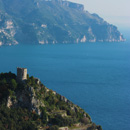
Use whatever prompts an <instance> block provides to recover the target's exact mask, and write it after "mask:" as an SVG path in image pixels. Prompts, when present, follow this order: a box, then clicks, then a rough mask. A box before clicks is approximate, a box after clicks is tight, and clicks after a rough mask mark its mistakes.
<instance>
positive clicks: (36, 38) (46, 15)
mask: <svg viewBox="0 0 130 130" xmlns="http://www.w3.org/2000/svg"><path fill="white" fill-rule="evenodd" d="M0 3H1V6H0V19H1V20H0V25H1V26H0V31H1V30H3V29H4V32H6V31H8V34H10V36H8V37H7V36H6V35H5V34H3V36H5V37H6V38H3V37H2V36H0V41H1V44H7V43H8V41H9V40H8V39H9V38H12V39H11V40H12V43H10V44H15V43H16V41H17V42H18V43H35V44H38V43H40V44H44V43H78V42H96V41H108V42H113V41H124V38H123V36H122V35H121V33H120V32H119V31H118V30H117V27H115V26H113V25H110V24H108V23H107V22H105V21H104V20H103V19H102V18H100V17H99V16H98V15H96V14H90V13H89V12H87V11H85V10H84V6H83V5H81V4H76V3H72V2H68V1H62V0H28V1H26V0H22V1H21V0H12V1H10V0H0ZM3 15H4V17H7V16H8V17H9V18H8V19H7V18H2V16H3ZM6 15H7V16H6ZM4 21H5V22H4ZM9 21H11V22H12V24H11V23H10V24H11V25H12V28H10V29H9V30H8V28H7V27H5V26H7V22H9ZM2 23H4V25H3V24H2ZM12 30H13V31H14V33H13V35H11V34H12V33H11V31H12ZM1 32H3V31H1ZM0 35H2V34H1V33H0ZM15 40H16V41H15Z"/></svg>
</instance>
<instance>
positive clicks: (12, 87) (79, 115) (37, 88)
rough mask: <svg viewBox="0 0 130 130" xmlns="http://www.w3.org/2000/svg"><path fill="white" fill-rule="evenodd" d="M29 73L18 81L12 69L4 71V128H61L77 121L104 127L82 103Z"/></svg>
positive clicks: (0, 112)
mask: <svg viewBox="0 0 130 130" xmlns="http://www.w3.org/2000/svg"><path fill="white" fill-rule="evenodd" d="M27 77H28V79H27V80H26V81H23V82H18V81H17V79H16V75H15V74H13V73H11V72H9V73H1V74H0V130H38V129H39V128H45V127H47V128H48V129H49V130H58V128H59V127H64V126H68V127H73V126H74V124H77V123H80V124H81V126H89V127H87V128H89V129H88V130H95V129H98V130H102V129H101V127H100V126H96V125H94V124H93V123H92V122H91V119H90V117H89V115H88V114H87V113H86V112H85V111H84V110H83V109H81V108H80V107H79V106H77V105H75V104H73V103H72V102H70V101H69V100H68V99H66V98H65V97H63V96H61V95H59V94H57V93H56V92H54V91H52V90H49V89H48V88H46V87H45V86H44V85H43V84H42V83H41V82H40V83H38V82H36V79H35V78H34V77H33V76H31V77H29V75H28V76H27Z"/></svg>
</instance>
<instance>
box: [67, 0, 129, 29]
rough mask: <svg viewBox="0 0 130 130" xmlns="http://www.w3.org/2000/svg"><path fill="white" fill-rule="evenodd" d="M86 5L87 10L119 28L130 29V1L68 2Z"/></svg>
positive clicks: (91, 0) (73, 0)
mask: <svg viewBox="0 0 130 130" xmlns="http://www.w3.org/2000/svg"><path fill="white" fill-rule="evenodd" d="M68 1H72V2H75V3H81V4H84V6H85V10H87V11H89V12H90V13H97V14H98V15H99V16H100V17H102V18H103V19H104V20H105V21H107V22H109V23H110V24H114V25H116V26H118V28H130V0H68Z"/></svg>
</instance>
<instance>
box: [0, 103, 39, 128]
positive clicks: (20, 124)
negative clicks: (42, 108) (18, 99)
mask: <svg viewBox="0 0 130 130" xmlns="http://www.w3.org/2000/svg"><path fill="white" fill-rule="evenodd" d="M39 118H40V117H39V116H38V115H36V114H33V113H31V112H29V111H28V110H27V109H21V108H17V109H13V108H12V109H9V108H7V107H6V106H4V105H2V106H0V130H37V125H38V124H39V123H38V122H37V120H38V119H39Z"/></svg>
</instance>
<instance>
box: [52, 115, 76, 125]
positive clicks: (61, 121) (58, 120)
mask: <svg viewBox="0 0 130 130" xmlns="http://www.w3.org/2000/svg"><path fill="white" fill-rule="evenodd" d="M50 123H52V124H53V125H58V126H60V127H61V126H71V125H72V124H74V123H77V122H76V121H75V120H74V119H72V118H69V117H62V116H61V115H56V116H55V117H54V118H52V119H51V120H50Z"/></svg>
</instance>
